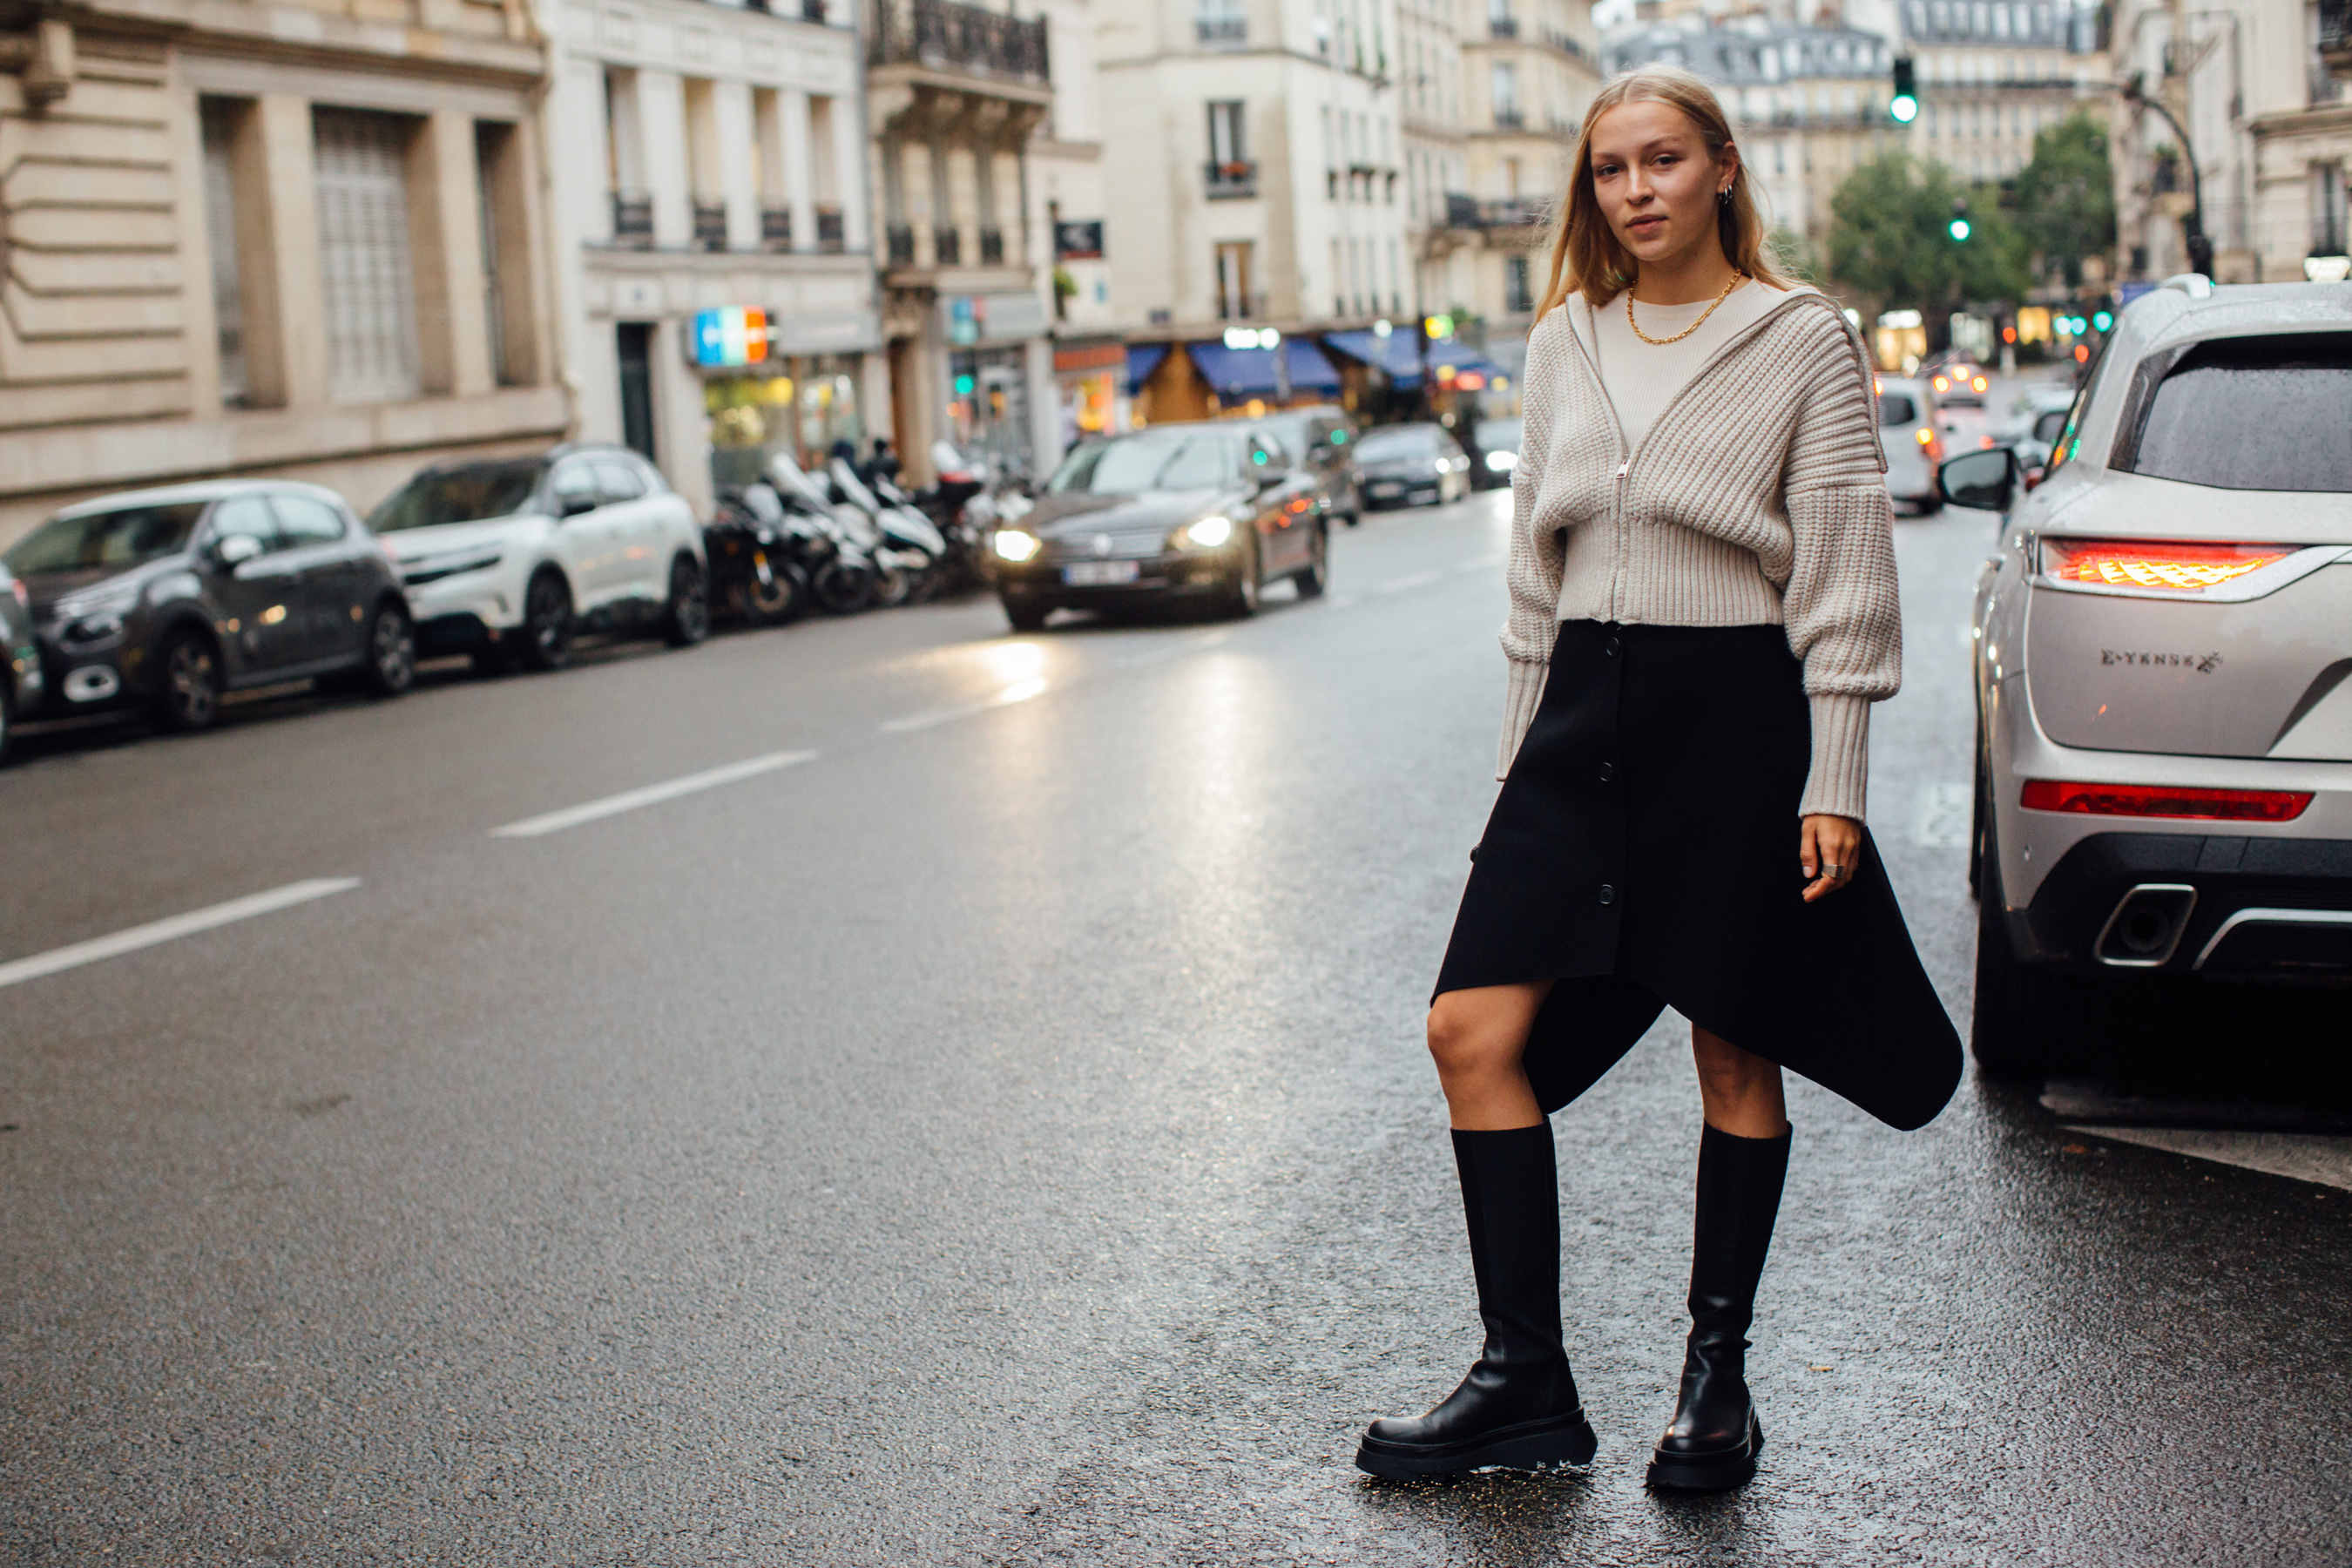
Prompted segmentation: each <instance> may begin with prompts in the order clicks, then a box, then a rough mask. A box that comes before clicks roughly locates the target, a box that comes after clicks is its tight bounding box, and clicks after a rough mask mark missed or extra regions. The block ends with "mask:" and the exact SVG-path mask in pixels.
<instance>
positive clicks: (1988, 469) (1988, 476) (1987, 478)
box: [1936, 447, 2017, 511]
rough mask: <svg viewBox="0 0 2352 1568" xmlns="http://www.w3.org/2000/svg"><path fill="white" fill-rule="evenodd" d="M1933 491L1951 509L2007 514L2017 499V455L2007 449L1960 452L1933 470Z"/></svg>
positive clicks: (1994, 448) (1995, 448)
mask: <svg viewBox="0 0 2352 1568" xmlns="http://www.w3.org/2000/svg"><path fill="white" fill-rule="evenodd" d="M1936 488H1937V489H1938V490H1940V491H1941V492H1942V493H1943V497H1944V500H1946V501H1948V502H1949V503H1950V504H1951V505H1953V506H1959V507H1969V508H1972V509H1974V510H1978V511H2007V510H2009V507H2010V502H2011V501H2012V500H2015V499H2016V496H2017V454H2016V452H2014V451H2013V450H2011V448H2009V447H1993V448H1992V449H1991V450H1990V451H1982V452H1964V453H1962V454H1961V455H1960V456H1958V457H1957V458H1947V459H1945V462H1944V466H1943V467H1942V468H1937V470H1936Z"/></svg>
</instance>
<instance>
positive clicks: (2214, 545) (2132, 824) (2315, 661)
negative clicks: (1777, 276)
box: [1942, 277, 2352, 1076]
mask: <svg viewBox="0 0 2352 1568" xmlns="http://www.w3.org/2000/svg"><path fill="white" fill-rule="evenodd" d="M2348 409H2352V287H2347V285H2344V284H2340V283H2325V284H2321V283H2287V284H2261V285H2243V286H2240V287H2235V288H2216V287H2214V286H2212V285H2211V284H2210V283H2208V282H2207V281H2206V280H2205V279H2203V278H2201V277H2191V278H2183V279H2174V280H2172V282H2171V283H2169V284H2168V286H2166V287H2164V288H2161V289H2156V290H2155V291H2153V292H2151V293H2148V294H2145V295H2143V296H2141V297H2140V298H2139V299H2137V300H2134V301H2133V302H2132V304H2131V305H2130V307H2129V308H2128V309H2126V310H2125V311H2124V312H2123V315H2122V317H2121V319H2120V320H2118V321H2116V330H2115V333H2114V335H2113V336H2112V337H2111V338H2109V339H2108V341H2107V343H2106V347H2105V351H2104V352H2103V353H2102V354H2101V356H2100V359H2099V361H2098V363H2097V365H2096V366H2095V369H2094V370H2093V373H2092V374H2091V377H2090V381H2089V384H2088V385H2087V386H2086V387H2085V388H2084V391H2083V393H2082V394H2081V395H2080V396H2079V397H2078V399H2077V400H2076V402H2075V404H2074V408H2073V410H2072V412H2071V413H2070V414H2068V416H2066V418H2065V422H2064V426H2063V429H2061V430H2060V431H2059V432H2058V435H2057V439H2056V441H2055V443H2054V444H2055V446H2056V448H2057V450H2056V452H2055V454H2054V456H2053V466H2052V468H2050V470H2049V477H2048V478H2047V479H2044V480H2043V481H2042V484H2041V485H2040V487H2039V488H2037V489H2034V490H2033V491H2032V493H2031V494H2028V493H2025V492H2024V490H2023V489H2022V488H2021V482H2020V481H2021V474H2020V469H2019V462H2018V454H2017V453H2016V452H2015V451H2014V450H2012V449H2011V448H2010V447H1994V448H1993V449H1991V450H1990V451H1978V452H1969V453H1966V454H1964V455H1962V456H1959V457H1956V458H1951V459H1950V460H1948V462H1946V463H1945V464H1944V468H1943V474H1942V482H1943V487H1944V493H1945V499H1946V500H1948V501H1949V502H1950V503H1951V504H1953V505H1955V506H1965V507H1980V508H1985V509H1988V510H1994V511H1999V512H2002V513H2004V514H2005V515H2004V517H2003V518H2002V521H2001V531H2000V545H1999V553H1998V554H1997V555H1995V556H1994V557H1993V559H1992V561H1991V563H1990V565H1988V567H1987V568H1986V570H1985V573H1984V576H1983V578H1982V580H1981V582H1980V583H1979V588H1978V596H1977V613H1976V636H1977V658H1976V668H1977V713H1978V730H1977V737H1978V739H1977V765H1976V779H1977V803H1976V829H1977V830H1976V856H1975V860H1976V867H1975V872H1974V877H1975V880H1976V882H1977V884H1978V888H1979V893H1980V895H1981V899H1982V903H1981V910H1980V913H1981V919H1980V923H1979V929H1978V934H1977V978H1976V1025H1975V1049H1976V1055H1977V1059H1978V1060H1979V1062H1980V1063H1982V1064H1983V1065H1984V1067H1985V1068H1986V1069H1987V1070H1989V1071H1991V1072H1995V1073H2012V1074H2017V1075H2020V1076H2042V1075H2046V1074H2055V1073H2061V1072H2065V1071H2074V1070H2081V1069H2084V1068H2097V1067H2101V1066H2104V1065H2107V1063H2108V1062H2109V1061H2111V1060H2114V1059H2119V1057H2118V1055H2117V1053H2120V1052H2125V1051H2139V1050H2144V1049H2146V1048H2147V1047H2148V1046H2149V1045H2150V1044H2151V1041H2152V1038H2153V1037H2158V1036H2159V1035H2160V1031H2161V1028H2162V1019H2163V1017H2164V1016H2166V1015H2167V1014H2168V1013H2171V1012H2174V1011H2176V1010H2179V1009H2181V1008H2185V1007H2188V1006H2191V1005H2196V1004H2197V1003H2199V1002H2200V999H2201V998H2203V997H2204V996H2205V995H2207V994H2208V993H2206V992H2205V991H2204V989H2203V988H2205V987H2209V986H2213V985H2218V984H2244V983H2250V982H2261V983H2264V984H2270V985H2274V986H2294V987H2323V986H2326V987H2341V986H2343V985H2345V984H2347V983H2352V680H2347V674H2352V447H2347V444H2346V440H2345V437H2346V433H2347V430H2352V422H2347V410H2348ZM2328 994H2335V995H2341V994H2342V993H2341V991H2340V990H2339V991H2334V992H2330V993H2328ZM2151 1016H2152V1017H2154V1018H2155V1020H2156V1022H2154V1023H2152V1024H2150V1025H2148V1026H2147V1032H2135V1026H2134V1024H2133V1022H2132V1020H2134V1019H2135V1018H2137V1019H2141V1020H2146V1019H2148V1018H2150V1017H2151ZM2337 1016H2338V1017H2339V1019H2340V1017H2341V1013H2340V1011H2339V1013H2338V1015H2337ZM2118 1032H2120V1035H2121V1038H2120V1039H2118V1038H2117V1035H2118ZM2339 1034H2340V1031H2339Z"/></svg>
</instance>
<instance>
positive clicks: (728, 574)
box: [703, 441, 1030, 626]
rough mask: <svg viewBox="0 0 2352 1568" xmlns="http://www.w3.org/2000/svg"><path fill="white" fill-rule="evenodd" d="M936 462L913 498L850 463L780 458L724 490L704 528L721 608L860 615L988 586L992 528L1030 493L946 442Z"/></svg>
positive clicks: (1025, 503)
mask: <svg viewBox="0 0 2352 1568" xmlns="http://www.w3.org/2000/svg"><path fill="white" fill-rule="evenodd" d="M931 460H932V467H933V468H934V469H935V470H936V471H937V473H938V475H939V478H938V479H937V480H936V481H935V482H934V483H932V484H931V485H929V486H928V487H926V488H925V489H920V490H918V491H915V492H913V493H911V494H910V493H909V492H908V491H907V490H905V489H900V488H899V486H898V483H897V481H896V480H895V479H893V478H892V477H891V476H890V475H889V474H887V473H886V472H879V471H876V470H873V469H868V470H867V471H866V472H865V473H862V474H861V473H860V472H859V471H858V470H857V468H856V467H855V466H854V465H852V464H851V463H850V462H849V460H848V459H847V458H842V457H838V456H836V457H835V458H831V459H829V460H828V461H826V462H825V464H824V466H823V467H822V468H818V469H816V470H815V471H814V472H810V471H808V470H805V469H803V468H801V467H800V466H799V465H798V464H796V463H794V462H793V459H792V458H791V457H790V456H789V455H787V454H783V453H777V454H774V455H772V457H770V458H768V460H767V462H766V464H765V466H764V467H763V468H761V471H760V475H759V477H758V478H757V479H753V480H752V481H751V482H750V483H749V484H745V485H742V486H740V487H737V488H734V489H727V490H724V491H722V492H720V494H719V503H718V509H717V510H716V512H715V513H714V515H713V516H712V518H711V520H710V521H709V523H707V524H706V525H705V526H704V529H703V540H704V545H705V548H706V550H707V552H708V554H709V561H710V578H709V593H710V604H711V606H712V607H713V608H714V609H721V610H723V609H725V608H728V607H730V606H731V607H733V608H734V609H736V610H737V611H739V612H740V614H741V615H742V616H743V618H744V619H745V620H746V621H748V622H749V623H751V625H753V626H782V625H783V624H784V623H785V622H787V621H791V620H794V619H797V618H798V617H799V616H802V615H803V614H805V613H806V612H807V611H808V610H810V609H811V608H815V609H819V610H823V611H824V612H826V613H827V614H829V615H836V616H851V615H856V614H857V613H858V612H859V611H861V610H868V609H890V608H893V607H895V606H897V605H916V604H921V603H922V602H923V601H925V600H927V599H932V598H937V597H940V595H948V594H955V593H961V592H963V591H965V590H967V589H971V588H977V587H979V586H981V585H982V584H984V583H985V582H986V581H987V577H988V566H987V550H988V536H989V533H990V531H992V530H993V529H994V528H995V527H996V526H997V524H998V523H999V522H1003V521H1011V520H1012V519H1013V518H1015V517H1018V516H1020V515H1021V514H1022V513H1024V512H1025V511H1026V510H1028V509H1029V504H1030V503H1029V500H1028V498H1027V497H1026V496H1025V495H1024V493H1023V492H1022V490H1021V489H1019V488H1018V486H1017V485H1015V484H1014V483H1013V481H1012V480H1010V479H1007V478H1005V477H1004V476H1003V475H1001V474H999V473H997V472H996V471H994V470H993V469H992V468H991V467H990V465H988V464H987V463H986V462H984V461H982V460H979V459H976V458H967V457H966V456H964V455H963V454H962V453H960V452H958V451H957V450H956V448H955V447H952V446H950V444H949V443H947V442H945V441H941V442H939V443H937V444H935V445H934V446H933V447H932V448H931Z"/></svg>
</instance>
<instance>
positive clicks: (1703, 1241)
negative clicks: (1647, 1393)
mask: <svg viewBox="0 0 2352 1568" xmlns="http://www.w3.org/2000/svg"><path fill="white" fill-rule="evenodd" d="M1789 1139H1790V1134H1789V1133H1787V1132H1783V1133H1781V1134H1780V1136H1779V1137H1778V1138H1740V1137H1735V1136H1734V1135H1733V1134H1731V1133H1728V1132H1723V1131H1717V1129H1715V1128H1713V1127H1709V1128H1708V1129H1707V1130H1706V1131H1705V1132H1704V1133H1702V1134H1701V1135H1700V1137H1699V1142H1698V1220H1697V1224H1696V1227H1695V1231H1696V1235H1695V1237H1694V1241H1693V1245H1692V1247H1691V1287H1690V1314H1691V1333H1690V1348H1689V1350H1688V1352H1686V1353H1685V1357H1684V1361H1683V1386H1682V1397H1681V1399H1680V1401H1679V1402H1678V1403H1677V1404H1676V1405H1675V1418H1674V1421H1673V1423H1672V1424H1671V1425H1669V1426H1667V1427H1666V1435H1665V1436H1664V1437H1661V1438H1659V1439H1658V1447H1657V1451H1656V1452H1655V1453H1654V1454H1653V1455H1652V1456H1651V1458H1650V1484H1651V1485H1652V1486H1654V1487H1675V1488H1678V1489H1683V1490H1686V1491H1723V1490H1726V1489H1729V1488H1732V1487H1736V1486H1738V1485H1740V1484H1741V1483H1742V1482H1744V1481H1746V1480H1747V1479H1748V1478H1749V1477H1750V1476H1752V1475H1754V1474H1755V1473H1756V1456H1757V1455H1758V1454H1759V1453H1761V1452H1763V1450H1764V1427H1763V1424H1762V1423H1760V1422H1759V1421H1758V1420H1757V1419H1756V1405H1755V1403H1754V1402H1753V1401H1752V1400H1750V1399H1749V1398H1748V1366H1747V1351H1748V1339H1747V1334H1748V1323H1749V1322H1750V1321H1752V1320H1753V1319H1754V1317H1755V1313H1756V1282H1757V1280H1758V1279H1761V1278H1762V1277H1763V1273H1764V1254H1765V1252H1766V1251H1767V1250H1768V1249H1769V1247H1771V1245H1772V1222H1773V1220H1774V1219H1775V1218H1777V1217H1778V1216H1779V1215H1780V1184H1781V1183H1782V1182H1783V1181H1784V1180H1785V1179H1786V1178H1787V1176H1788V1174H1789Z"/></svg>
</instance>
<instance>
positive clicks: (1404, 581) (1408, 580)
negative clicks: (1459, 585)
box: [1364, 572, 1445, 594]
mask: <svg viewBox="0 0 2352 1568" xmlns="http://www.w3.org/2000/svg"><path fill="white" fill-rule="evenodd" d="M1444 575H1445V574H1444V573H1443V572H1416V573H1414V574H1412V576H1410V577H1398V578H1395V579H1393V580H1392V581H1390V582H1386V583H1381V584H1377V585H1375V586H1373V587H1370V588H1367V589H1365V590H1364V592H1366V593H1368V594H1402V593H1404V592H1405V591H1406V590H1407V589H1411V588H1426V587H1428V586H1429V585H1430V584H1432V583H1434V582H1436V581H1437V580H1438V579H1439V578H1440V577H1443V576H1444Z"/></svg>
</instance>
